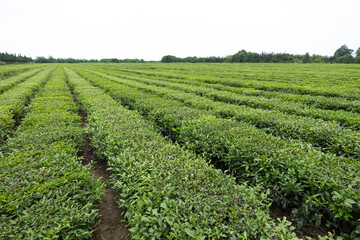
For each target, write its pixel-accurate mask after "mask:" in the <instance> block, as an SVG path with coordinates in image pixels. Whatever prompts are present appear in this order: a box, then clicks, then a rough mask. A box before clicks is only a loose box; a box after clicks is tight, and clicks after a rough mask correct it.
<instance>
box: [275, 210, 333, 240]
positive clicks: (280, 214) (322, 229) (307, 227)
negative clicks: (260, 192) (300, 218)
mask: <svg viewBox="0 0 360 240" xmlns="http://www.w3.org/2000/svg"><path fill="white" fill-rule="evenodd" d="M270 216H271V217H272V218H273V219H277V218H280V219H283V218H284V217H286V219H287V220H288V221H290V222H291V223H292V226H293V227H295V231H294V232H295V233H296V235H297V237H298V238H301V239H308V238H306V237H311V238H313V239H319V236H322V237H324V236H326V235H327V233H328V232H332V233H333V232H334V230H331V229H329V228H327V227H326V226H325V225H323V224H322V225H320V226H315V225H314V224H310V223H308V224H304V225H303V226H301V227H299V226H297V221H296V219H295V217H294V216H293V215H292V214H291V213H288V212H287V211H285V210H284V209H283V208H281V207H280V206H277V205H276V204H272V205H271V207H270ZM335 236H336V234H335Z"/></svg>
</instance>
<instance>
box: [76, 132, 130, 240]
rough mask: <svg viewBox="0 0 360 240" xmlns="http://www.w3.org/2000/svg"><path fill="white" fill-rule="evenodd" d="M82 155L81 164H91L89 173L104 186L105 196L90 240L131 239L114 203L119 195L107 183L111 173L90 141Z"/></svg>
mask: <svg viewBox="0 0 360 240" xmlns="http://www.w3.org/2000/svg"><path fill="white" fill-rule="evenodd" d="M82 154H83V157H84V160H83V164H84V165H87V164H89V163H90V162H92V166H91V169H90V172H91V173H92V174H93V175H95V176H96V177H97V178H100V179H101V180H102V181H103V182H105V184H106V185H105V187H104V188H105V194H104V196H103V198H102V203H101V204H100V205H99V208H98V211H99V215H100V216H99V218H98V220H99V221H100V222H99V224H98V225H97V226H96V228H95V231H94V234H93V237H92V239H93V240H107V239H109V240H110V239H119V240H127V239H131V238H130V237H129V234H130V232H129V230H128V229H127V227H126V224H125V222H124V218H123V217H122V212H121V209H120V208H119V206H118V204H117V202H116V200H117V199H119V196H120V194H119V192H118V191H116V190H115V189H113V188H112V186H111V185H110V184H109V183H108V182H109V180H110V175H111V173H110V172H109V171H107V170H106V163H105V162H104V161H101V160H99V159H98V158H97V156H96V155H95V154H94V148H93V147H92V146H91V145H90V140H89V139H88V138H87V139H86V142H85V145H84V147H83V149H82Z"/></svg>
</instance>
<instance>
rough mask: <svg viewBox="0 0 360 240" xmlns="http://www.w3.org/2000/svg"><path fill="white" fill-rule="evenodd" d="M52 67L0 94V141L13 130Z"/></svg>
mask: <svg viewBox="0 0 360 240" xmlns="http://www.w3.org/2000/svg"><path fill="white" fill-rule="evenodd" d="M53 69H54V68H50V69H47V70H43V71H41V72H39V73H37V74H35V75H34V76H31V77H29V78H28V79H26V80H24V81H23V82H22V83H19V84H18V85H16V86H15V87H13V88H12V89H10V90H8V91H6V92H4V93H2V94H0V143H1V142H3V141H4V140H5V139H6V138H7V136H8V135H9V134H11V133H12V132H13V128H14V125H15V123H16V121H19V120H20V118H21V117H22V115H23V111H24V108H25V105H26V104H27V103H28V102H29V101H30V99H31V98H32V97H33V96H34V95H35V93H36V92H37V91H38V90H39V88H40V87H41V86H42V85H43V84H44V83H45V82H46V81H47V80H48V79H49V76H50V74H51V72H52V70H53Z"/></svg>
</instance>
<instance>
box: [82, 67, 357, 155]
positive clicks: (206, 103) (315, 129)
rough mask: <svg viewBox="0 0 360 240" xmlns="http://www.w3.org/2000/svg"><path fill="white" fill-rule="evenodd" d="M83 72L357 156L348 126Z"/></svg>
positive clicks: (341, 153)
mask: <svg viewBox="0 0 360 240" xmlns="http://www.w3.org/2000/svg"><path fill="white" fill-rule="evenodd" d="M78 71H80V72H81V74H83V75H84V76H88V77H89V78H91V77H95V78H96V77H101V78H106V79H109V80H111V81H114V82H117V83H119V84H125V85H127V86H130V87H134V88H138V89H141V90H142V91H146V92H149V93H151V94H156V95H159V96H161V97H165V98H171V99H175V100H178V101H181V102H183V103H184V104H186V105H188V106H190V107H192V108H197V109H207V110H210V111H212V112H213V114H214V115H216V116H218V117H223V118H228V117H233V118H235V119H236V120H239V121H243V122H248V123H250V124H253V125H255V126H256V127H258V128H261V129H264V130H265V131H266V132H268V133H270V134H273V135H276V136H281V137H285V138H293V139H300V140H302V141H305V142H308V143H310V144H312V145H314V146H316V147H320V148H321V150H322V151H324V152H329V153H333V154H336V155H339V156H345V157H352V158H360V134H359V132H356V131H352V130H350V129H346V128H342V127H341V126H340V125H339V124H338V123H336V122H328V121H323V120H321V119H314V118H311V117H300V116H294V115H288V114H284V113H281V112H278V111H275V110H265V109H253V108H250V107H247V106H236V105H232V104H226V103H221V102H214V101H212V100H210V99H208V98H204V97H200V96H196V95H194V94H190V93H184V92H181V91H176V90H172V89H169V88H164V87H157V86H152V85H148V84H143V83H139V82H136V81H130V80H124V79H120V78H118V77H114V76H110V75H107V74H104V73H101V72H94V71H83V70H78Z"/></svg>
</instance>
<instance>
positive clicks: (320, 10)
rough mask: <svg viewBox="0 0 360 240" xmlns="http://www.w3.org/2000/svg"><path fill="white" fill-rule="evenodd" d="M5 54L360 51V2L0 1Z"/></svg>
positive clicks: (153, 56) (0, 44) (0, 42)
mask: <svg viewBox="0 0 360 240" xmlns="http://www.w3.org/2000/svg"><path fill="white" fill-rule="evenodd" d="M0 26H1V28H0V52H5V51H7V52H9V53H21V54H24V55H26V56H30V57H37V56H45V57H48V56H50V55H51V56H53V57H55V58H66V57H73V58H87V59H91V58H98V59H101V58H111V57H115V58H121V59H122V58H143V59H145V60H160V59H161V57H162V56H163V55H168V54H171V55H176V56H178V57H186V56H198V57H206V56H226V55H229V54H234V53H235V52H237V51H239V50H241V49H245V50H247V51H253V52H259V53H260V52H263V51H264V52H288V53H294V54H304V53H306V52H310V54H314V53H315V54H321V55H333V53H334V52H335V50H336V49H337V48H339V47H340V46H341V45H343V44H347V45H348V47H349V48H351V49H354V50H356V49H357V48H358V47H360V0H336V1H335V0H221V1H220V0H218V1H212V0H101V1H99V0H96V1H95V0H0Z"/></svg>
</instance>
